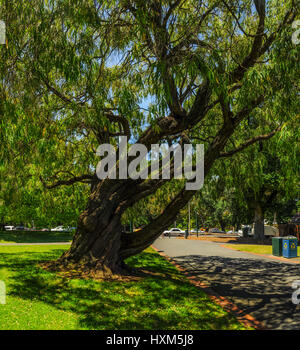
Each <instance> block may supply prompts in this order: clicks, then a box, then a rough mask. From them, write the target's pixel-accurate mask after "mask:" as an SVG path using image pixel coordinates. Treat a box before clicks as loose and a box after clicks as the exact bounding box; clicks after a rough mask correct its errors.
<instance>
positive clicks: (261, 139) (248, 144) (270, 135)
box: [219, 127, 281, 158]
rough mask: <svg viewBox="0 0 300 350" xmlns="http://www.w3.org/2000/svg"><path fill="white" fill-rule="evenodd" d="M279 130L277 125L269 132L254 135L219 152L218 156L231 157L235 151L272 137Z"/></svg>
mask: <svg viewBox="0 0 300 350" xmlns="http://www.w3.org/2000/svg"><path fill="white" fill-rule="evenodd" d="M280 130H281V127H278V128H276V129H275V130H273V131H272V132H270V133H269V134H265V135H259V136H255V137H253V138H251V139H249V140H247V141H246V142H244V143H242V144H241V145H240V146H239V147H237V148H235V149H233V150H231V151H228V152H223V153H220V155H219V158H226V157H231V156H232V155H234V154H235V153H238V152H240V151H242V150H244V149H245V148H248V147H249V146H251V145H253V144H254V143H256V142H258V141H263V140H268V139H270V138H272V137H273V136H274V135H276V133H277V132H278V131H280Z"/></svg>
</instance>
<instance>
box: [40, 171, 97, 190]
mask: <svg viewBox="0 0 300 350" xmlns="http://www.w3.org/2000/svg"><path fill="white" fill-rule="evenodd" d="M93 179H94V175H88V174H86V175H82V176H74V177H72V178H70V179H68V180H59V181H57V182H55V183H53V184H50V185H49V184H47V183H46V182H45V180H44V179H43V178H42V177H41V176H40V180H41V183H42V184H43V186H44V187H45V188H47V189H48V190H51V189H53V188H56V187H59V186H69V185H73V184H74V183H76V182H81V183H88V184H89V183H91V182H92V180H93Z"/></svg>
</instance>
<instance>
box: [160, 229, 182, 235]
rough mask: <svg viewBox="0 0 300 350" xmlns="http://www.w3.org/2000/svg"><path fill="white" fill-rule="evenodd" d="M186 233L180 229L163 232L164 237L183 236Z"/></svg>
mask: <svg viewBox="0 0 300 350" xmlns="http://www.w3.org/2000/svg"><path fill="white" fill-rule="evenodd" d="M184 233H185V231H182V230H181V229H180V228H176V227H173V228H171V230H167V231H164V232H163V235H164V236H182V235H184Z"/></svg>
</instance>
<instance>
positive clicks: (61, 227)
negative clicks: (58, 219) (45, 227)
mask: <svg viewBox="0 0 300 350" xmlns="http://www.w3.org/2000/svg"><path fill="white" fill-rule="evenodd" d="M51 231H54V232H67V231H66V228H64V227H63V226H57V227H54V228H52V229H51Z"/></svg>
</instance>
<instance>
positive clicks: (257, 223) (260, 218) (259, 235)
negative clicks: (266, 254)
mask: <svg viewBox="0 0 300 350" xmlns="http://www.w3.org/2000/svg"><path fill="white" fill-rule="evenodd" d="M254 213H255V214H254V238H255V239H257V240H259V241H263V240H264V238H265V226H264V211H263V208H262V206H261V204H260V203H255V207H254Z"/></svg>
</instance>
